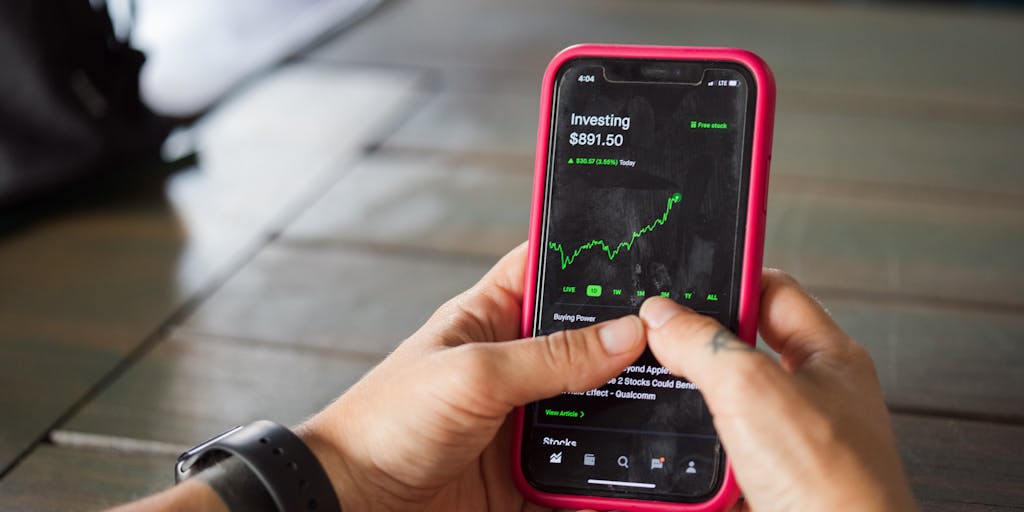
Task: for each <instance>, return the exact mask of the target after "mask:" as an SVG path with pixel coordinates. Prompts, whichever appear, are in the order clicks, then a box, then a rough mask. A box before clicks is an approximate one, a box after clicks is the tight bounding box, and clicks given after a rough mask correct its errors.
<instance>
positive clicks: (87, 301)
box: [0, 65, 415, 470]
mask: <svg viewBox="0 0 1024 512" xmlns="http://www.w3.org/2000/svg"><path fill="white" fill-rule="evenodd" d="M304 68H313V70H312V71H305V70H304ZM414 82H415V75H410V74H407V73H401V72H395V71H387V72H379V73H376V74H374V73H370V72H367V71H359V72H353V73H349V72H347V71H345V70H337V69H331V68H327V67H324V66H319V65H306V66H304V67H303V66H299V67H297V68H290V69H287V70H284V71H281V72H280V74H279V75H277V76H275V77H273V78H272V79H267V80H266V81H264V82H259V83H255V84H253V85H252V86H251V87H250V88H249V89H248V90H247V92H245V93H244V94H241V95H239V96H237V97H236V98H235V99H234V100H233V101H232V102H230V103H229V104H227V105H225V106H224V107H223V108H222V109H221V110H219V111H218V112H216V113H215V114H213V115H211V117H209V118H208V119H206V120H204V121H203V122H202V123H201V127H200V128H198V129H197V130H196V132H195V133H194V134H193V136H194V138H195V139H196V143H197V144H198V146H199V147H200V148H201V153H202V158H201V159H200V161H199V164H198V165H197V166H196V167H194V168H191V169H187V170H184V171H182V172H180V173H177V174H175V175H173V176H170V177H165V176H163V175H160V174H157V173H153V175H152V176H151V177H149V179H139V180H138V181H139V183H138V184H135V185H133V186H126V187H124V189H123V190H120V191H119V193H117V194H115V193H96V192H93V193H94V194H95V195H94V196H93V197H89V198H84V199H82V201H81V204H80V205H78V206H76V207H75V208H71V209H68V210H66V211H61V212H57V214H55V215H54V216H52V217H50V218H48V219H44V220H41V221H39V222H36V223H35V224H33V225H31V226H27V227H25V228H24V229H21V230H19V231H17V232H14V233H12V234H10V235H9V236H7V237H6V238H4V239H2V240H0V282H2V283H3V286H0V351H2V353H3V355H4V357H0V387H2V388H3V389H4V390H5V392H4V393H2V394H0V408H2V409H3V410H4V411H5V418H8V417H9V418H11V419H10V420H9V421H4V422H2V424H0V470H2V469H3V468H5V467H7V465H8V464H9V463H10V462H11V461H12V460H13V459H14V458H15V457H16V456H17V455H18V454H19V453H21V452H22V451H23V450H25V449H27V448H28V447H29V445H30V444H31V443H32V442H33V441H34V440H35V439H36V438H38V437H39V436H41V435H42V434H43V433H44V432H45V431H46V429H48V428H49V427H50V426H51V425H52V424H53V423H54V422H56V421H57V419H58V418H59V417H60V416H61V415H62V414H64V413H65V411H67V410H68V408H69V407H71V405H72V404H74V403H75V402H76V401H78V400H80V399H81V398H82V397H83V396H84V394H85V393H86V392H87V390H89V389H90V388H91V387H92V386H93V385H94V384H95V383H96V382H97V381H98V380H99V379H100V378H101V377H102V376H103V375H104V374H106V373H107V372H109V371H110V370H111V369H112V368H113V367H114V366H115V364H116V363H117V361H118V360H120V358H121V357H123V356H124V355H125V354H127V353H128V352H129V351H131V350H132V349H134V348H135V347H136V346H138V345H139V344H140V343H141V342H142V341H143V340H144V339H145V338H146V337H147V336H149V335H150V334H152V333H154V332H155V331H156V330H157V328H158V327H159V326H160V325H161V324H162V323H163V322H165V321H166V320H167V319H168V318H169V317H170V316H171V315H172V313H173V312H174V311H176V310H177V309H178V308H180V307H182V305H183V304H185V303H186V301H188V300H189V299H190V298H192V297H194V296H195V295H196V294H199V293H202V292H203V290H204V289H205V287H207V286H209V285H210V284H211V283H212V282H214V281H216V280H217V279H218V278H220V276H222V275H224V274H225V273H226V272H228V271H229V270H230V269H232V268H234V267H235V266H236V265H237V264H238V262H239V260H240V259H241V258H244V257H246V255H247V254H248V252H249V251H250V250H252V248H253V247H255V246H256V245H258V244H261V243H263V241H264V240H265V238H266V237H267V236H269V235H270V234H271V233H273V232H275V231H277V230H278V229H280V224H281V223H283V222H284V219H287V218H289V217H290V215H291V212H292V210H293V209H295V208H296V207H297V206H298V205H304V204H305V203H306V202H308V201H309V196H310V194H311V193H313V194H315V193H318V192H319V190H320V189H321V188H322V187H323V182H324V181H325V180H327V182H328V183H330V182H333V180H334V179H336V176H338V175H341V174H343V173H344V171H345V169H344V168H343V167H340V166H338V165H337V164H336V162H337V161H339V160H343V159H344V158H345V157H346V155H352V154H353V153H355V152H357V151H360V150H361V149H362V148H363V146H364V145H366V144H368V143H369V141H370V140H372V139H373V138H374V137H375V136H376V130H377V129H378V128H377V126H378V124H377V122H376V121H380V120H384V119H386V118H387V117H388V116H389V115H390V114H391V113H393V112H395V111H396V110H397V109H400V108H402V107H404V101H405V99H407V98H408V97H409V96H408V95H409V94H411V88H412V87H413V84H414ZM349 101H356V102H357V103H356V105H357V106H351V105H348V102H349ZM311 105H316V106H317V107H316V108H314V107H313V106H311ZM317 108H319V109H320V110H317ZM346 108H347V109H348V111H349V112H350V113H352V114H354V115H357V116H358V118H357V120H356V121H355V122H353V120H352V119H344V116H342V115H341V113H342V110H344V109H346ZM286 111H287V113H289V114H291V115H285V112H286ZM317 114H318V115H317ZM272 119H273V120H277V121H278V122H287V123H288V124H289V126H290V130H287V131H286V130H285V129H283V128H282V129H277V128H275V127H271V126H268V125H269V124H271V123H270V120H272ZM275 126H276V125H275ZM286 135H287V136H286ZM134 171H135V172H137V173H141V172H143V171H144V170H134ZM126 181H131V180H130V179H129V178H126ZM82 192H83V194H84V193H85V192H86V191H85V190H83V191H82Z"/></svg>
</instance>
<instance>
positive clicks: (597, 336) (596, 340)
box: [466, 315, 644, 408]
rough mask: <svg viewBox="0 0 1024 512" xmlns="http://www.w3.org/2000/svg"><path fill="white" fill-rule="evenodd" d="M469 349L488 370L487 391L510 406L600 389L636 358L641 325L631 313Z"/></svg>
mask: <svg viewBox="0 0 1024 512" xmlns="http://www.w3.org/2000/svg"><path fill="white" fill-rule="evenodd" d="M472 347H473V348H474V349H475V350H474V351H475V352H477V354H476V358H477V359H478V360H483V361H484V364H483V365H482V366H483V368H484V369H485V371H487V372H488V373H489V376H488V377H489V378H487V379H486V382H487V383H488V384H487V388H488V389H487V392H488V395H490V396H491V397H493V399H495V400H497V401H498V402H500V403H502V404H503V405H506V406H508V407H509V408H511V407H515V406H519V405H525V404H527V403H530V402H535V401H537V400H542V399H544V398H550V397H552V396H555V395H557V394H559V393H561V392H563V391H587V390H590V389H594V388H597V387H600V386H601V385H602V384H604V383H605V382H607V381H608V379H611V378H612V377H614V376H616V375H618V374H619V373H621V372H622V370H624V369H625V368H626V366H628V365H629V364H630V363H632V362H633V361H635V360H636V359H637V358H638V357H640V354H641V352H643V349H644V329H643V323H642V322H640V319H639V318H638V317H637V316H636V315H630V316H626V317H622V318H618V319H615V320H609V321H607V322H602V323H600V324H596V325H592V326H589V327H585V328H582V329H576V330H568V331H558V332H555V333H552V334H549V335H547V336H538V337H536V338H528V339H523V340H517V341H509V342H499V343H475V344H473V345H472ZM466 348H470V347H469V346H467V347H466Z"/></svg>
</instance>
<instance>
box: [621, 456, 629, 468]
mask: <svg viewBox="0 0 1024 512" xmlns="http://www.w3.org/2000/svg"><path fill="white" fill-rule="evenodd" d="M619 466H622V467H624V468H626V469H629V457H626V456H625V455H619Z"/></svg>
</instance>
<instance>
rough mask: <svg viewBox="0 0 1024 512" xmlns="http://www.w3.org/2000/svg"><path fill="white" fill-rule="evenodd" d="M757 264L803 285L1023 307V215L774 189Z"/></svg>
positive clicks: (1012, 212) (996, 209) (1015, 210)
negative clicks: (760, 260)
mask: <svg viewBox="0 0 1024 512" xmlns="http://www.w3.org/2000/svg"><path fill="white" fill-rule="evenodd" d="M768 210H769V215H768V226H767V230H766V235H765V240H766V245H765V264H766V265H769V266H773V267H778V268H782V269H786V270H787V271H789V272H790V273H792V274H793V275H794V276H797V277H798V278H799V279H801V280H802V281H803V283H804V285H806V286H808V287H810V288H829V289H836V288H839V289H844V290H847V291H857V292H860V293H863V294H865V295H867V296H870V294H871V293H881V294H891V295H898V296H903V297H908V298H916V299H927V298H941V299H945V300H949V301H965V302H975V303H982V304H994V305H1005V306H1010V307H1012V308H1019V307H1021V306H1024V270H1022V269H1021V266H1020V262H1021V261H1024V210H1019V209H1016V208H1008V209H1004V208H992V209H980V208H971V207H964V206H962V205H941V204H912V203H909V202H908V203H894V202H892V201H888V200H877V199H873V198H864V197H841V196H834V197H829V196H817V197H812V196H803V195H790V194H785V193H773V194H772V195H771V198H770V200H769V205H768Z"/></svg>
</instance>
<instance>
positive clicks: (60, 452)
mask: <svg viewBox="0 0 1024 512" xmlns="http://www.w3.org/2000/svg"><path fill="white" fill-rule="evenodd" d="M175 459H176V457H175V456H173V455H151V454H142V453H120V452H112V451H98V450H91V449H82V448H68V447H58V446H53V445H42V446H40V447H39V448H37V449H35V450H34V451H33V452H32V454H31V455H30V456H29V457H28V458H27V459H26V460H25V462H24V463H23V464H21V465H19V466H18V467H17V469H15V470H14V471H13V472H12V473H11V474H10V475H8V477H7V478H5V479H4V480H3V481H0V509H3V510H9V511H25V512H29V511H32V512H44V511H55V512H56V511H67V512H72V511H79V510H80V511H87V510H88V511H92V510H101V509H106V508H109V507H112V506H114V505H119V504H121V503H126V502H129V501H132V500H135V499H138V498H141V497H143V496H148V495H150V494H153V493H155V492H157V491H160V490H162V489H165V488H167V487H170V486H171V485H173V484H174V461H175Z"/></svg>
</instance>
